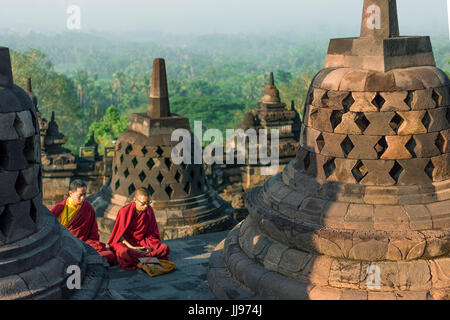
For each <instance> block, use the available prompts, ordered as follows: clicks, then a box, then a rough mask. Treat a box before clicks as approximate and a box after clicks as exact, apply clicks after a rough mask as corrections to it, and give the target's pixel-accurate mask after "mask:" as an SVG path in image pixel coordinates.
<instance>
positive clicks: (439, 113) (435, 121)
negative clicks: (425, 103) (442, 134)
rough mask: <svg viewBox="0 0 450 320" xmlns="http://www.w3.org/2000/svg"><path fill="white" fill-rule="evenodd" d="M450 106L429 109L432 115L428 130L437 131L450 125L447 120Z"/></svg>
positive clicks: (429, 113)
mask: <svg viewBox="0 0 450 320" xmlns="http://www.w3.org/2000/svg"><path fill="white" fill-rule="evenodd" d="M448 109H449V108H447V107H446V108H436V109H433V110H429V111H428V115H429V116H430V124H429V126H428V132H436V131H441V130H445V129H447V128H448V126H449V125H450V124H449V123H448V121H447V112H448Z"/></svg>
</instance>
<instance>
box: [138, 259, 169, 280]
mask: <svg viewBox="0 0 450 320" xmlns="http://www.w3.org/2000/svg"><path fill="white" fill-rule="evenodd" d="M159 262H160V263H161V264H151V263H150V264H142V263H138V264H137V267H138V268H139V269H142V270H144V272H145V273H146V274H148V275H149V276H150V277H152V278H153V277H156V276H160V275H162V274H166V273H169V272H172V271H174V270H175V269H176V266H175V263H173V262H172V261H168V260H159Z"/></svg>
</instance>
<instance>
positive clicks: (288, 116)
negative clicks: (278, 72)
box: [211, 72, 301, 221]
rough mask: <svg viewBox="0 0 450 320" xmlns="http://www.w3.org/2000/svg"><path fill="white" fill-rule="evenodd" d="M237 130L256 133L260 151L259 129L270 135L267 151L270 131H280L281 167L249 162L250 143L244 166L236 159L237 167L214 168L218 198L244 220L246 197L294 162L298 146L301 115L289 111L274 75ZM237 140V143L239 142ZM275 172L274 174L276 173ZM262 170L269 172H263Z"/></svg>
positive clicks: (212, 170) (214, 183) (238, 217)
mask: <svg viewBox="0 0 450 320" xmlns="http://www.w3.org/2000/svg"><path fill="white" fill-rule="evenodd" d="M238 129H242V130H244V132H248V131H247V130H255V131H256V134H257V135H258V145H257V148H258V152H259V149H260V148H261V146H260V142H261V140H263V141H264V140H265V139H263V138H261V136H260V135H259V130H264V131H265V132H266V134H267V142H268V145H267V152H266V154H268V155H269V154H270V152H271V137H272V136H271V130H272V129H275V130H278V134H279V136H278V137H279V148H278V163H277V165H278V168H274V167H272V168H271V165H272V164H269V165H263V164H261V162H260V161H258V163H256V164H252V163H251V161H249V151H250V148H249V144H248V143H251V141H248V142H247V145H246V150H245V151H246V152H245V164H238V161H237V156H235V160H234V164H225V161H223V163H224V164H214V165H212V166H211V176H212V177H211V181H212V182H211V184H212V185H213V186H214V188H215V189H216V191H217V192H219V195H220V196H221V197H222V198H223V199H225V200H227V201H229V202H230V203H232V206H233V208H234V210H235V218H236V219H237V220H239V221H241V220H243V218H245V217H246V216H247V214H248V210H247V208H246V203H245V197H246V195H247V193H248V192H249V191H250V190H251V189H253V188H254V187H256V186H258V185H260V184H262V183H264V182H265V181H266V180H267V179H268V178H270V177H271V176H272V175H274V174H276V173H279V172H281V171H282V170H283V169H284V167H285V166H286V165H287V164H288V163H289V162H290V161H291V160H293V159H295V156H296V153H297V149H298V147H299V135H300V129H301V128H300V116H299V114H298V112H297V111H296V110H295V108H294V106H293V105H292V106H291V108H290V109H287V108H286V104H285V103H282V102H281V99H280V92H279V90H278V88H277V87H276V85H275V80H274V76H273V73H272V72H271V73H270V76H269V83H268V85H267V86H266V88H265V90H264V96H263V98H262V99H261V101H260V102H258V106H257V108H256V109H253V110H251V111H249V112H248V113H247V114H246V115H245V116H244V119H243V121H242V123H241V124H239V125H238ZM236 140H237V139H236V138H235V139H234V142H235V143H236ZM273 169H275V172H274V170H273ZM262 170H269V171H267V172H262Z"/></svg>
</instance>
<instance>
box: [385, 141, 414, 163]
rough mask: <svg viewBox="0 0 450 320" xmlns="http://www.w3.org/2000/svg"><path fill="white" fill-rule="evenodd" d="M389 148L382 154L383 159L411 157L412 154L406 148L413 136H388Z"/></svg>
mask: <svg viewBox="0 0 450 320" xmlns="http://www.w3.org/2000/svg"><path fill="white" fill-rule="evenodd" d="M385 138H386V143H387V146H388V147H387V149H386V151H384V153H383V154H382V155H381V157H380V159H383V160H396V159H410V158H412V154H411V153H410V152H409V151H408V149H407V148H406V144H407V143H408V141H409V140H411V138H412V137H411V136H386V137H385Z"/></svg>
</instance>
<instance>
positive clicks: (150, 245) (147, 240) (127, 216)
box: [108, 188, 170, 270]
mask: <svg viewBox="0 0 450 320" xmlns="http://www.w3.org/2000/svg"><path fill="white" fill-rule="evenodd" d="M150 203H151V201H150V200H149V193H148V191H147V189H145V188H139V189H137V190H136V193H135V196H134V201H133V202H132V203H131V204H129V205H127V206H125V207H123V208H122V209H120V210H119V213H118V214H117V218H116V222H115V224H114V228H113V231H112V233H111V237H110V238H109V242H108V244H109V246H110V247H111V249H112V250H113V251H114V252H115V254H116V257H117V262H118V263H119V265H120V266H121V267H122V268H124V269H130V270H135V269H136V267H137V264H138V263H139V258H143V257H156V258H158V259H161V260H168V259H169V252H170V249H169V247H168V246H167V245H165V244H162V243H161V238H160V236H159V230H158V224H157V223H156V218H155V214H154V213H153V209H152V207H151V206H150Z"/></svg>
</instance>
